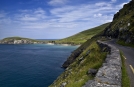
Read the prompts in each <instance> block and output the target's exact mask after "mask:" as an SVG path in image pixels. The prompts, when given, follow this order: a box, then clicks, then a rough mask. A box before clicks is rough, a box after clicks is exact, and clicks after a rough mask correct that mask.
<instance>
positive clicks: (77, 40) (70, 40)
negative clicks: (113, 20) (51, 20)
mask: <svg viewBox="0 0 134 87" xmlns="http://www.w3.org/2000/svg"><path fill="white" fill-rule="evenodd" d="M108 25H109V23H106V24H103V25H100V26H98V27H95V28H92V29H88V30H85V31H82V32H80V33H78V34H75V35H73V36H70V37H67V38H64V39H61V40H57V41H55V42H56V43H59V44H60V43H61V44H83V43H84V42H86V41H87V40H88V39H91V38H92V37H93V36H95V35H96V34H98V33H100V32H102V31H103V30H104V29H105V28H106V27H107V26H108Z"/></svg>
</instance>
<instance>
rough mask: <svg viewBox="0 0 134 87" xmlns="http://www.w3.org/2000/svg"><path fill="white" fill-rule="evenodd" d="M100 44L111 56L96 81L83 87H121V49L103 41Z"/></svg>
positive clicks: (108, 56) (98, 73)
mask: <svg viewBox="0 0 134 87" xmlns="http://www.w3.org/2000/svg"><path fill="white" fill-rule="evenodd" d="M98 44H99V46H100V47H101V48H105V47H106V48H107V50H108V51H109V54H108V55H107V58H106V60H105V62H104V63H103V66H102V67H101V68H99V70H98V72H97V74H96V76H95V79H94V80H89V81H88V82H87V83H86V84H85V85H84V86H83V87H121V76H122V71H121V67H122V62H121V57H120V52H119V49H117V48H116V47H114V46H112V45H110V44H107V43H104V42H101V41H98Z"/></svg>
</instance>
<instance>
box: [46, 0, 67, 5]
mask: <svg viewBox="0 0 134 87" xmlns="http://www.w3.org/2000/svg"><path fill="white" fill-rule="evenodd" d="M66 3H67V0H50V2H48V4H49V5H52V6H58V5H64V4H66Z"/></svg>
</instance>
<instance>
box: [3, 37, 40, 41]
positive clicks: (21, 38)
mask: <svg viewBox="0 0 134 87" xmlns="http://www.w3.org/2000/svg"><path fill="white" fill-rule="evenodd" d="M12 39H15V40H30V41H33V42H36V41H38V40H34V39H30V38H23V37H7V38H4V39H2V40H1V41H9V40H12Z"/></svg>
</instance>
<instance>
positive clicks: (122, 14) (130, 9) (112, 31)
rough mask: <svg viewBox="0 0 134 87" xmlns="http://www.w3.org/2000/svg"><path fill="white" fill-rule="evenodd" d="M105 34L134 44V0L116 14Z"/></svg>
mask: <svg viewBox="0 0 134 87" xmlns="http://www.w3.org/2000/svg"><path fill="white" fill-rule="evenodd" d="M103 35H104V36H107V37H112V38H118V40H121V41H124V42H125V43H131V44H134V0H132V1H130V2H129V3H128V4H125V5H124V6H123V8H122V9H121V10H119V12H117V13H116V14H115V15H114V18H113V21H112V22H111V24H110V25H109V26H108V27H106V29H105V30H104V34H103Z"/></svg>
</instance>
